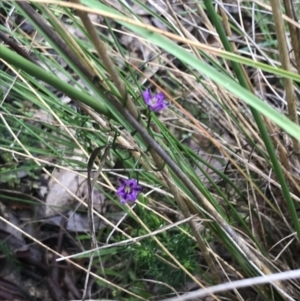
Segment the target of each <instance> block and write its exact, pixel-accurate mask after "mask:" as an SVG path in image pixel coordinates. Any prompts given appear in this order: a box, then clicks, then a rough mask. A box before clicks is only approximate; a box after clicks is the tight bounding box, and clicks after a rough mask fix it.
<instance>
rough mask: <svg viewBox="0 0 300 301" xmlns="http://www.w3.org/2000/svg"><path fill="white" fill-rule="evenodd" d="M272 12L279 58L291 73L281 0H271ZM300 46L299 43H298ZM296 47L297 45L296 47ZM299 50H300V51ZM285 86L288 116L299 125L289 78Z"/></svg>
mask: <svg viewBox="0 0 300 301" xmlns="http://www.w3.org/2000/svg"><path fill="white" fill-rule="evenodd" d="M271 6H272V11H273V15H274V23H275V30H276V36H277V40H278V50H279V58H280V62H281V65H282V68H283V69H285V70H287V71H291V64H290V57H289V51H288V46H287V41H286V34H285V31H284V28H285V27H284V22H283V18H282V11H281V5H280V1H279V0H271ZM297 45H298V43H297ZM295 46H296V45H295ZM298 50H299V49H298ZM284 86H285V92H286V100H287V104H288V115H289V118H290V119H291V120H292V121H293V122H295V123H296V124H297V125H299V120H298V115H297V103H296V99H295V91H294V84H293V81H292V80H291V79H289V78H285V79H284ZM292 139H293V146H294V148H293V149H294V153H295V154H296V156H297V159H298V161H297V166H296V167H297V168H298V169H299V161H300V141H299V140H297V139H295V138H292Z"/></svg>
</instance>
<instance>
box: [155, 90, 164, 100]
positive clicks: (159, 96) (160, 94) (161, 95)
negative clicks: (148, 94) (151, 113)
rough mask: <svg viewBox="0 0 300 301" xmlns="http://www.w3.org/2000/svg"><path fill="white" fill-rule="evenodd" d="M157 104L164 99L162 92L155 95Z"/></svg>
mask: <svg viewBox="0 0 300 301" xmlns="http://www.w3.org/2000/svg"><path fill="white" fill-rule="evenodd" d="M155 97H156V99H157V102H162V101H164V99H165V94H164V93H163V92H159V93H157V94H156V95H155Z"/></svg>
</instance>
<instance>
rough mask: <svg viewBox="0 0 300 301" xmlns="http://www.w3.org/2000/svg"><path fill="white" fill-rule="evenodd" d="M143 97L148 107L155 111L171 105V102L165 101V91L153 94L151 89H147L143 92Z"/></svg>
mask: <svg viewBox="0 0 300 301" xmlns="http://www.w3.org/2000/svg"><path fill="white" fill-rule="evenodd" d="M143 98H144V101H145V104H146V105H147V106H148V108H149V109H150V110H151V111H154V112H159V111H161V110H164V109H166V108H167V107H168V106H169V103H168V102H166V101H165V94H164V93H163V92H159V93H157V94H155V95H152V94H151V91H150V89H146V90H145V91H144V92H143Z"/></svg>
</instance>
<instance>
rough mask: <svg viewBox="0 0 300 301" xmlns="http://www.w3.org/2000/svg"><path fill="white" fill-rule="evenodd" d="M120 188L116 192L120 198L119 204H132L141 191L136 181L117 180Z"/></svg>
mask: <svg viewBox="0 0 300 301" xmlns="http://www.w3.org/2000/svg"><path fill="white" fill-rule="evenodd" d="M119 181H120V187H119V188H118V190H117V194H118V196H119V197H120V198H121V204H122V205H124V204H126V203H127V202H134V201H135V200H136V199H137V196H138V194H139V193H140V192H141V191H142V187H141V186H140V185H139V184H138V182H137V180H136V179H129V180H125V179H119Z"/></svg>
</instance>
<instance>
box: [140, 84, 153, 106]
mask: <svg viewBox="0 0 300 301" xmlns="http://www.w3.org/2000/svg"><path fill="white" fill-rule="evenodd" d="M142 94H143V98H144V102H145V103H146V104H147V105H148V104H149V103H150V100H151V98H152V96H151V92H150V89H149V88H148V89H146V90H145V91H144V92H143V93H142Z"/></svg>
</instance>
